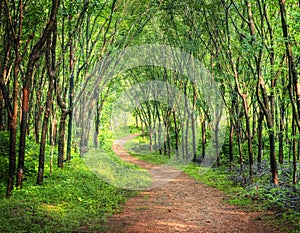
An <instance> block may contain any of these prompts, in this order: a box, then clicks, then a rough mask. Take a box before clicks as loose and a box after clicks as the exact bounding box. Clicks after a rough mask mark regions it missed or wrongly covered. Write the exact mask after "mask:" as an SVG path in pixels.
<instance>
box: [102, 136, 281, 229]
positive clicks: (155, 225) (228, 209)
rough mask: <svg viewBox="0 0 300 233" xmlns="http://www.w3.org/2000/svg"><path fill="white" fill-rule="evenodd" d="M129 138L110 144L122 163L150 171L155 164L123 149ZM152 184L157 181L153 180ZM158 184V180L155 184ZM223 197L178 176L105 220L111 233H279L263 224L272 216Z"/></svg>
mask: <svg viewBox="0 0 300 233" xmlns="http://www.w3.org/2000/svg"><path fill="white" fill-rule="evenodd" d="M134 136H136V135H129V136H127V137H124V138H122V139H120V140H116V141H115V142H114V144H113V150H114V152H115V153H116V154H117V155H118V156H119V157H120V158H121V159H123V160H125V161H127V162H131V163H134V164H137V165H139V166H141V167H142V168H144V169H147V170H149V169H152V168H153V167H154V165H152V164H149V163H147V162H144V161H141V160H139V159H137V158H134V157H132V156H130V155H129V154H128V153H127V152H126V150H125V149H124V144H125V142H126V141H127V140H129V139H130V138H132V137H134ZM152 179H153V182H154V183H155V182H156V180H155V179H156V178H155V177H152ZM157 182H159V181H157ZM225 198H226V196H225V194H224V193H223V192H221V191H219V190H217V189H215V188H213V187H209V186H207V185H205V184H203V183H201V182H200V181H197V180H194V179H193V178H191V177H190V176H188V175H186V174H184V173H180V174H179V175H178V176H177V177H176V178H174V179H173V180H172V181H170V182H168V183H166V184H165V185H163V186H161V187H155V188H153V189H149V190H146V191H143V192H141V193H140V194H139V195H137V196H135V197H133V198H131V199H129V200H128V201H127V202H126V204H125V205H124V206H123V208H122V212H121V213H118V214H116V215H114V216H112V217H111V218H110V219H109V220H108V225H109V230H108V231H106V232H111V233H117V232H120V233H121V232H122V233H127V232H128V233H138V232H140V233H147V232H148V233H150V232H151V233H154V232H155V233H171V232H172V233H174V232H190V233H200V232H201V233H202V232H209V233H213V232H216V233H222V232H228V233H233V232H239V233H240V232H247V233H252V232H253V233H254V232H256V233H260V232H268V233H269V232H281V230H280V229H279V227H277V228H276V227H275V226H270V224H268V222H267V221H265V220H264V219H265V216H266V215H271V214H272V213H271V212H270V213H261V212H249V211H247V210H243V209H242V208H241V207H237V206H235V205H230V204H227V203H225V202H224V199H225Z"/></svg>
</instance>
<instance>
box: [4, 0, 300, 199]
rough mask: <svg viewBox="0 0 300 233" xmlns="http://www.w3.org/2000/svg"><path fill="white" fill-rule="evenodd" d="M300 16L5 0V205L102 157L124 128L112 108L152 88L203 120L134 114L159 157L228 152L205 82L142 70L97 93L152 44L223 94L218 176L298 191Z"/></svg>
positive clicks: (232, 6) (157, 112) (286, 7)
mask: <svg viewBox="0 0 300 233" xmlns="http://www.w3.org/2000/svg"><path fill="white" fill-rule="evenodd" d="M299 9H300V1H297V0H287V1H285V0H276V1H274V0H243V1H242V0H210V1H206V0H200V1H199V0H197V1H196V0H189V1H176V0H170V1H158V0H157V1H152V0H142V1H127V0H125V1H124V0H123V1H119V0H111V1H105V0H102V1H98V0H82V1H75V0H67V1H60V0H52V1H49V0H41V1H28V0H18V1H16V0H11V1H8V0H0V22H1V24H0V42H1V47H0V86H1V92H0V130H1V132H0V135H1V144H2V145H1V147H0V153H1V154H0V160H1V171H0V172H1V173H0V177H1V182H3V184H4V183H5V186H6V190H7V191H6V196H7V197H10V196H11V195H12V194H13V190H14V189H20V188H21V187H22V185H23V183H24V181H26V175H27V174H30V176H33V175H34V176H36V178H35V179H36V183H37V184H39V185H42V184H43V181H44V178H45V174H44V173H45V166H46V168H47V171H46V173H47V174H48V173H49V172H50V173H51V172H52V170H53V169H56V167H59V168H61V169H64V166H65V164H66V163H69V162H70V161H71V160H72V158H73V155H72V153H80V154H81V155H83V154H84V153H85V152H87V151H88V150H89V149H90V148H92V147H95V148H98V147H103V145H104V144H105V143H106V142H105V140H106V136H107V132H108V131H110V130H113V128H115V127H116V126H115V125H114V124H113V121H112V120H111V118H112V107H111V106H112V105H113V103H114V102H115V101H116V99H117V98H118V95H119V94H120V93H122V91H124V90H126V89H128V88H130V87H132V86H136V85H137V84H138V83H141V82H144V81H146V80H160V81H163V82H167V83H170V84H171V85H173V86H175V87H177V88H178V89H179V90H181V91H182V92H183V93H184V95H185V96H187V97H188V100H189V102H190V103H192V109H193V111H192V112H191V113H190V112H185V113H178V112H176V111H175V109H174V108H171V107H170V106H167V105H166V104H164V103H160V102H158V101H146V102H144V103H142V104H141V105H140V107H139V108H135V109H134V111H132V115H133V116H134V119H135V120H134V123H135V126H136V127H139V129H140V130H141V131H143V133H144V134H145V135H146V136H147V137H148V139H149V148H150V151H151V152H153V153H154V152H155V153H157V155H158V156H167V157H170V156H173V155H176V156H182V157H183V158H184V157H186V156H187V155H192V159H193V161H194V162H197V163H201V161H202V160H203V159H204V158H205V156H206V153H207V151H206V149H207V148H206V145H207V142H208V141H210V140H214V143H216V144H217V143H218V127H219V125H218V124H211V119H210V113H209V112H210V109H209V108H208V105H207V103H206V101H205V98H204V97H203V94H202V93H201V91H199V89H197V83H196V81H193V80H190V79H188V78H184V77H183V76H184V75H182V74H180V73H179V72H176V71H174V70H168V69H166V68H164V67H160V66H141V67H135V68H131V69H128V70H126V72H122V73H120V74H117V75H115V76H114V77H112V78H110V79H109V82H106V83H103V82H99V83H97V82H91V80H93V77H94V76H95V75H99V74H98V73H95V72H97V70H98V69H99V64H101V62H103V60H104V59H105V58H107V57H108V56H109V55H111V54H114V52H116V51H120V50H124V49H127V48H130V47H132V46H137V45H145V44H161V45H168V46H170V47H172V48H179V49H180V50H182V51H185V52H187V53H189V54H191V55H192V56H193V57H194V58H196V59H197V60H199V61H200V62H201V63H202V64H203V65H204V66H205V67H206V68H207V70H208V71H209V73H210V74H211V78H212V80H214V81H215V82H216V83H217V85H218V87H219V89H220V93H221V99H220V101H223V102H224V108H223V109H222V110H220V111H219V112H217V113H216V114H217V115H216V119H220V117H221V116H222V115H224V114H227V115H228V117H227V123H226V137H225V142H224V144H223V145H222V146H220V148H219V149H218V151H217V154H218V155H217V162H216V166H225V167H227V168H230V169H231V170H232V171H234V172H235V174H236V176H235V177H236V178H235V179H236V180H237V182H239V183H241V184H242V185H246V184H251V183H252V182H253V178H254V177H257V176H261V174H262V172H263V171H267V175H266V177H267V180H264V181H263V182H264V183H268V184H269V183H271V184H273V185H274V186H275V187H276V186H282V185H283V186H284V185H288V186H291V187H294V188H297V187H298V188H299V186H298V181H297V178H298V177H299V172H298V171H297V167H298V163H299V159H300V137H299V135H300V133H299V132H300V79H299V69H300V67H299V66H300V65H299V64H300V50H299V46H300V45H299V41H300V24H299V22H300V10H299ZM152 56H153V58H152V59H153V60H155V59H156V57H155V54H153V55H152ZM112 62H116V63H117V61H112ZM113 65H114V64H112V66H113ZM95 86H96V88H95ZM180 114H186V115H180ZM184 117H186V118H184ZM182 119H188V120H186V121H183V120H182ZM161 127H163V128H164V134H162V131H161ZM189 131H191V133H189ZM33 145H35V146H36V147H38V149H36V153H35V154H34V155H32V152H31V148H32V146H33ZM217 146H218V145H217ZM179 147H182V148H179ZM179 151H180V153H178V152H179ZM45 161H47V163H45ZM71 163H72V161H71ZM15 187H16V188H15Z"/></svg>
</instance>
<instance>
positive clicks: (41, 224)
mask: <svg viewBox="0 0 300 233" xmlns="http://www.w3.org/2000/svg"><path fill="white" fill-rule="evenodd" d="M3 193H5V187H4V185H2V186H1V194H2V196H1V203H0V222H1V225H0V232H72V231H79V230H88V231H101V230H103V229H105V220H106V218H107V217H108V216H110V215H112V214H113V213H115V212H117V211H118V208H119V205H120V204H121V203H124V202H125V201H126V199H127V198H128V197H130V196H133V195H134V194H135V193H134V192H130V191H126V190H121V189H117V188H115V187H113V186H111V185H108V184H106V183H105V182H103V181H102V180H101V179H99V178H98V177H97V176H96V175H95V174H93V173H92V172H91V171H90V170H89V169H88V168H87V167H86V166H85V164H84V163H83V162H82V160H81V159H80V158H79V157H75V158H74V159H73V160H72V162H71V163H69V164H67V165H66V166H65V168H64V169H56V170H55V171H54V172H53V174H52V175H51V177H48V178H47V179H45V180H44V185H42V186H39V185H36V184H35V178H34V177H29V178H28V181H26V182H25V183H24V186H23V188H22V189H19V190H14V192H13V196H12V197H11V198H10V199H7V198H5V197H4V195H3Z"/></svg>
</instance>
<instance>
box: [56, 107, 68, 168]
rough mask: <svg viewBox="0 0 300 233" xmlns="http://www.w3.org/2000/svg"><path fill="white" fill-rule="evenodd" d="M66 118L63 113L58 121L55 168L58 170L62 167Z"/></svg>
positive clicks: (65, 114)
mask: <svg viewBox="0 0 300 233" xmlns="http://www.w3.org/2000/svg"><path fill="white" fill-rule="evenodd" d="M66 118H67V113H66V112H65V111H63V112H62V114H61V117H60V121H59V133H58V159H57V166H58V167H60V168H63V167H64V154H65V132H66Z"/></svg>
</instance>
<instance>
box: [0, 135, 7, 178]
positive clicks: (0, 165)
mask: <svg viewBox="0 0 300 233" xmlns="http://www.w3.org/2000/svg"><path fill="white" fill-rule="evenodd" d="M8 153H9V134H8V132H6V131H0V182H1V181H5V180H6V178H7V177H8V163H9V160H8Z"/></svg>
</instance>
